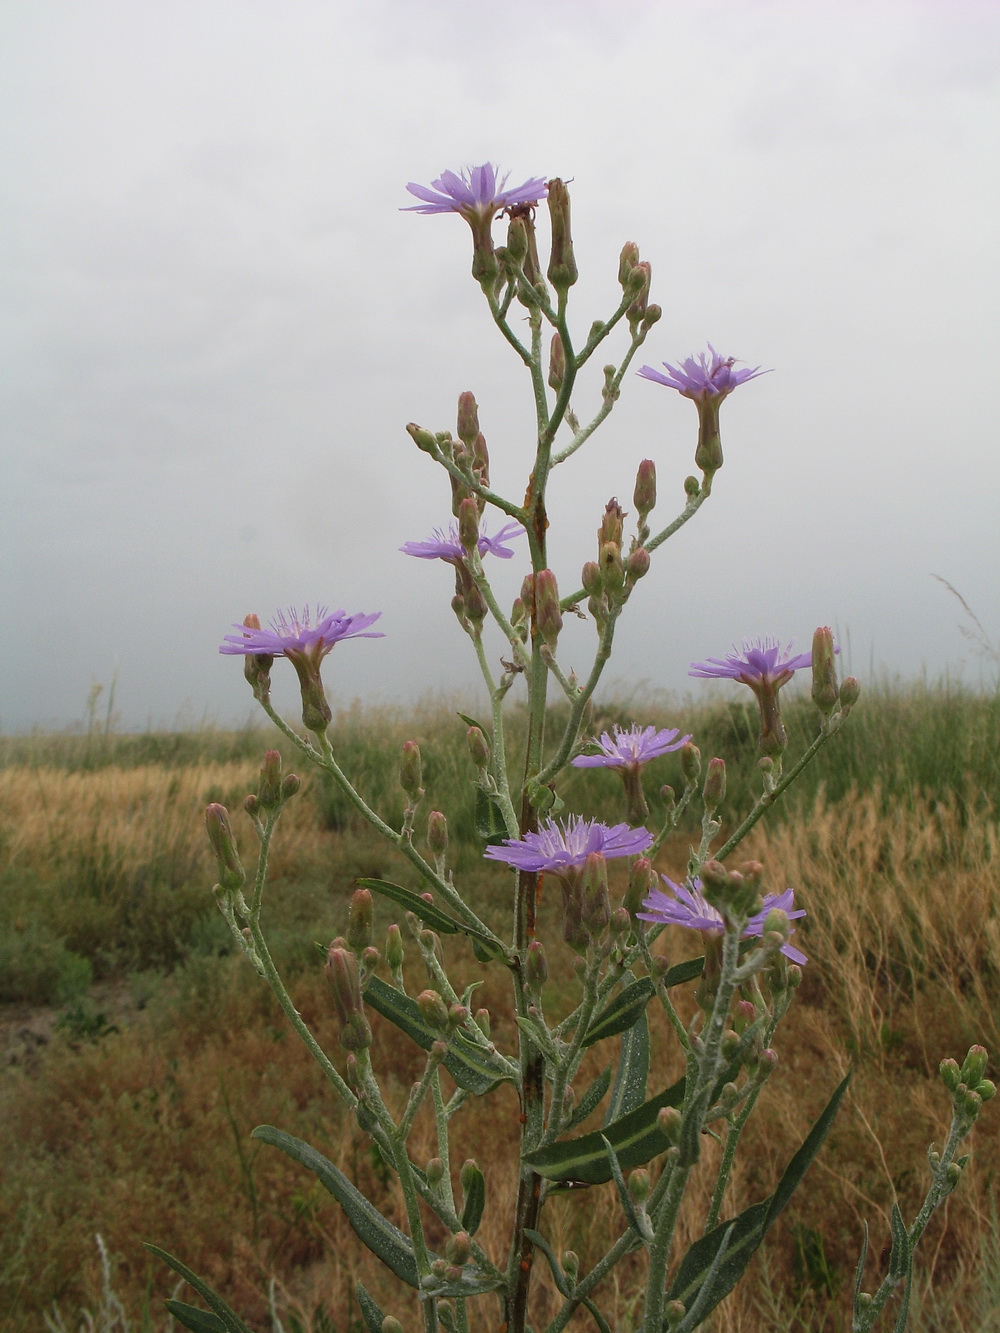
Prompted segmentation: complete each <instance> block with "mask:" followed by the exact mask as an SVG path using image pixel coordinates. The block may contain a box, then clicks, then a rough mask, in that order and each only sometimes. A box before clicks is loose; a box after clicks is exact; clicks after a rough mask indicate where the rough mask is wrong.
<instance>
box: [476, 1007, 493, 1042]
mask: <svg viewBox="0 0 1000 1333" xmlns="http://www.w3.org/2000/svg"><path fill="white" fill-rule="evenodd" d="M473 1018H474V1019H475V1023H476V1027H477V1028H478V1029H479V1031H480V1032H481V1033H482V1034H483V1036H484V1037H488V1036H489V1035H490V1011H489V1010H488V1009H477V1010H476V1012H475V1014H474V1015H473Z"/></svg>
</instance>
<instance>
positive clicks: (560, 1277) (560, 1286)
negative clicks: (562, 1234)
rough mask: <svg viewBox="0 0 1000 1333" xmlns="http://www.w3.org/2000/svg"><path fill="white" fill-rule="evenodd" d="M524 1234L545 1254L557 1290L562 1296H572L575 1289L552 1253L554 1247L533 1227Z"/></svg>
mask: <svg viewBox="0 0 1000 1333" xmlns="http://www.w3.org/2000/svg"><path fill="white" fill-rule="evenodd" d="M524 1234H525V1236H526V1237H527V1238H528V1240H530V1241H531V1243H532V1245H534V1247H535V1249H537V1250H541V1252H542V1254H544V1255H545V1258H546V1259H547V1260H548V1264H549V1268H550V1269H551V1271H552V1281H553V1282H554V1283H555V1284H556V1290H557V1291H558V1292H559V1294H560V1296H570V1295H572V1290H573V1289H572V1287H571V1286H570V1284H569V1281H568V1279H567V1277H566V1274H565V1273H564V1272H563V1270H562V1265H561V1264H560V1263H559V1260H558V1259H557V1258H556V1256H555V1255H554V1254H553V1253H552V1246H551V1245H550V1244H549V1242H548V1241H547V1240H546V1239H545V1237H544V1236H543V1235H542V1233H541V1232H540V1231H533V1230H532V1229H531V1227H525V1228H524Z"/></svg>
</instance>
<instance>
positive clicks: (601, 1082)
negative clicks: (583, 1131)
mask: <svg viewBox="0 0 1000 1333" xmlns="http://www.w3.org/2000/svg"><path fill="white" fill-rule="evenodd" d="M610 1086H611V1070H610V1069H605V1070H604V1071H603V1073H600V1074H598V1075H597V1077H596V1078H595V1079H594V1081H593V1083H591V1085H590V1087H589V1088H588V1089H587V1091H586V1092H585V1093H584V1094H583V1096H582V1097H581V1098H580V1100H579V1102H578V1103H577V1106H576V1109H575V1110H574V1111H573V1114H572V1115H571V1116H570V1118H569V1120H568V1121H567V1123H566V1132H567V1133H569V1131H570V1130H571V1129H576V1127H577V1125H582V1124H583V1122H584V1121H585V1120H586V1118H587V1116H588V1115H590V1113H591V1111H593V1110H594V1109H595V1107H597V1106H598V1105H600V1102H601V1098H602V1097H603V1096H604V1094H605V1093H606V1092H607V1090H608V1088H609V1087H610Z"/></svg>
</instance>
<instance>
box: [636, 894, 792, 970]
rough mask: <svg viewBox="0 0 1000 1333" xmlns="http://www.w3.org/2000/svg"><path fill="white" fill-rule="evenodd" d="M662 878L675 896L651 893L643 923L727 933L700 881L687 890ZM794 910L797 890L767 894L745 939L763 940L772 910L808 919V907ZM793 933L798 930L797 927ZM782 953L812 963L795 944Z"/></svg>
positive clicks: (785, 945)
mask: <svg viewBox="0 0 1000 1333" xmlns="http://www.w3.org/2000/svg"><path fill="white" fill-rule="evenodd" d="M660 878H661V879H662V880H663V882H664V884H667V885H669V887H670V889H671V891H672V893H671V894H668V893H664V892H663V890H662V889H650V891H649V895H648V896H647V898H646V899H645V900H644V902H643V904H642V905H643V907H644V908H645V909H646V910H645V911H644V912H637V913H636V916H638V917H639V919H640V920H641V921H652V922H654V923H655V924H656V925H663V926H686V927H687V928H688V929H689V930H702V931H704V932H705V933H706V934H708V935H721V934H722V933H723V931H724V930H725V922H724V921H723V919H722V915H721V913H720V912H718V911H716V909H715V908H714V907H713V906H712V904H711V903H709V902H706V900H705V897H704V894H703V893H702V891H701V880H700V879H695V880H692V881H691V882H690V887H689V888H685V887H684V886H683V885H681V884H675V883H674V881H673V880H672V879H668V878H667V877H666V875H661V877H660ZM794 907H795V892H794V890H793V889H786V890H785V891H784V893H768V894H765V896H764V905H763V907H762V908H761V910H760V911H759V912H755V913H754V915H753V916H752V917H751V918H750V920H749V921H748V922H747V924H746V926H745V928H744V930H743V934H742V936H741V938H742V939H750V938H751V937H756V938H759V937H760V936H761V935H762V934H763V933H764V922H765V920H766V919H767V914H768V912H770V911H771V910H772V908H779V909H780V910H781V911H782V912H786V913H787V914H788V917H789V919H790V920H794V919H796V918H798V917H800V916H805V914H806V913H805V908H804V907H800V908H798V909H797V910H794V911H793V910H792V909H793V908H794ZM792 929H793V930H794V927H793V928H792ZM781 952H782V953H783V954H784V955H785V957H786V958H790V959H791V960H792V962H793V963H798V964H800V965H801V964H802V963H806V962H808V961H809V960H808V959H807V958H806V956H805V954H804V953H802V952H800V950H798V949H796V948H795V947H794V945H791V944H783V945H782V946H781Z"/></svg>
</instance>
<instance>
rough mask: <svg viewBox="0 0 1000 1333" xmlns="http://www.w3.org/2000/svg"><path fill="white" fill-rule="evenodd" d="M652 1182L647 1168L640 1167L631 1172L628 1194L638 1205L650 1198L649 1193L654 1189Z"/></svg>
mask: <svg viewBox="0 0 1000 1333" xmlns="http://www.w3.org/2000/svg"><path fill="white" fill-rule="evenodd" d="M652 1183H653V1182H652V1180H651V1178H650V1175H649V1172H648V1171H647V1170H646V1169H645V1167H639V1168H637V1169H636V1170H635V1171H633V1172H631V1173H630V1175H629V1178H628V1192H629V1194H631V1196H632V1198H633V1199H635V1201H636V1203H642V1202H643V1201H644V1200H645V1199H647V1198H648V1197H649V1191H650V1188H651V1187H652Z"/></svg>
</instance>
